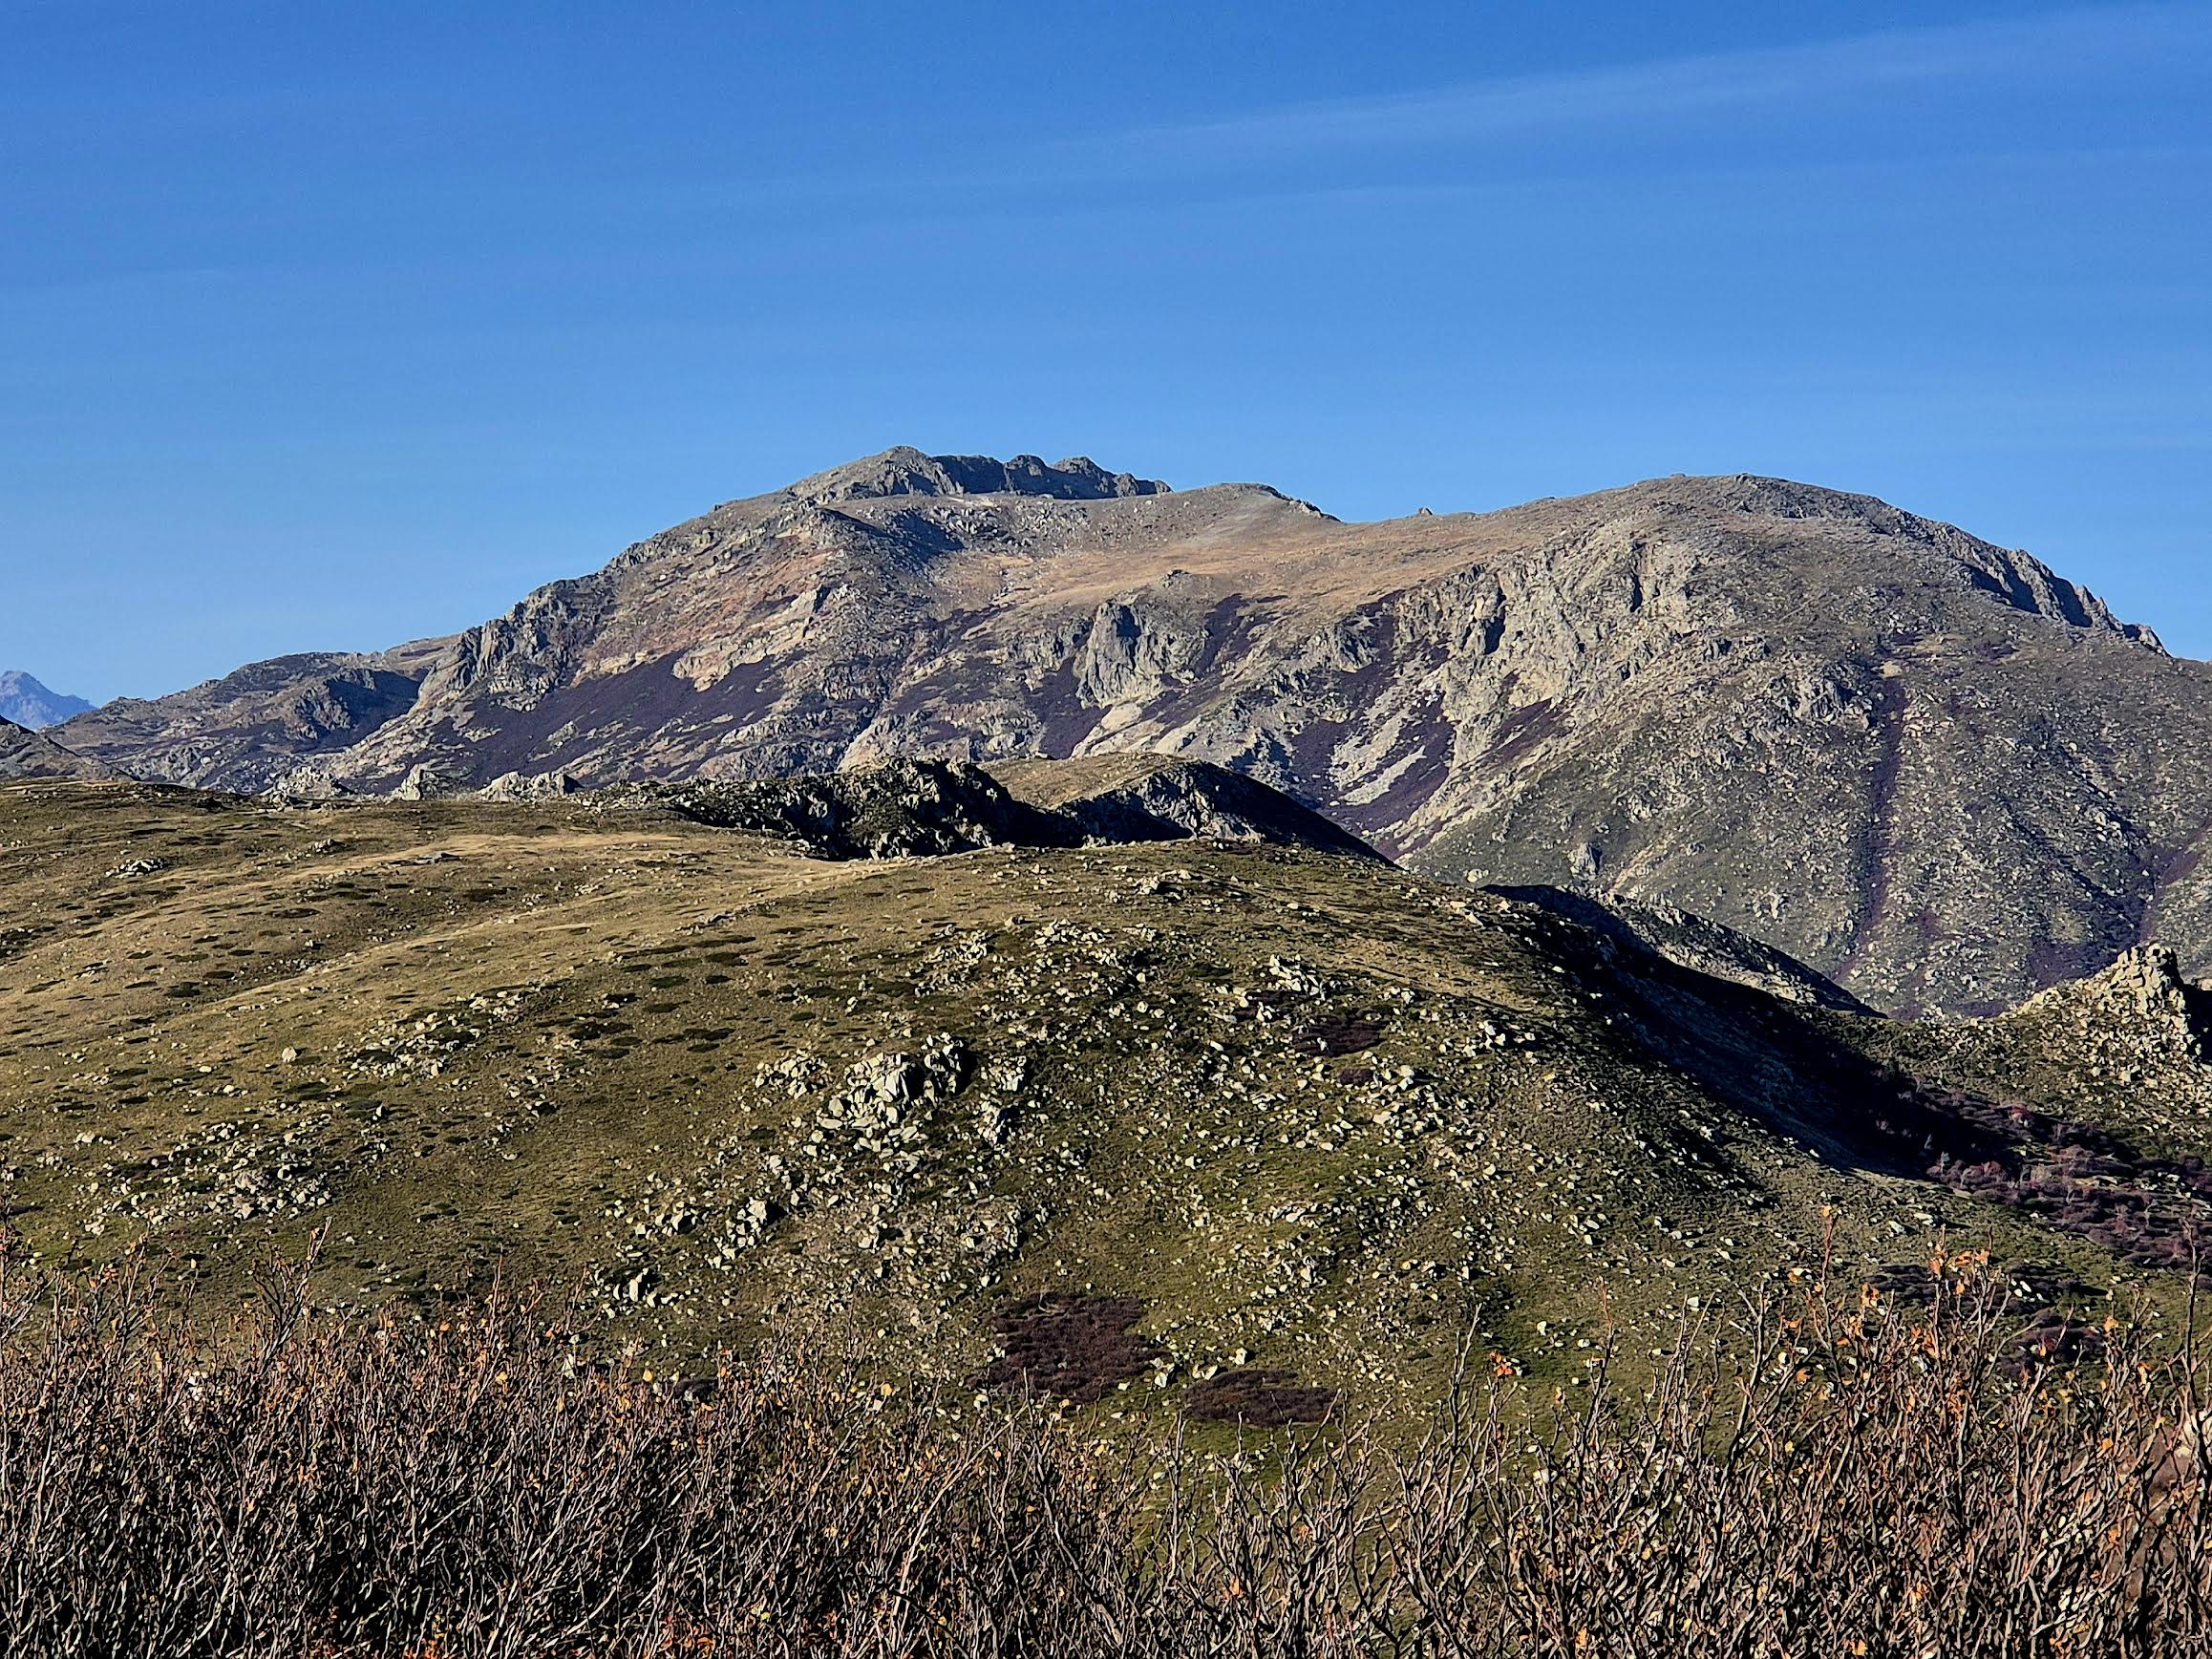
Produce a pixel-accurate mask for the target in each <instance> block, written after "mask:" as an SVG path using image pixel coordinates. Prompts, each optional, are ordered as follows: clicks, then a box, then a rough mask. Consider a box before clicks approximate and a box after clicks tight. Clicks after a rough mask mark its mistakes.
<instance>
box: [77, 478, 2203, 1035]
mask: <svg viewBox="0 0 2212 1659" xmlns="http://www.w3.org/2000/svg"><path fill="white" fill-rule="evenodd" d="M2208 734H2212V667H2208V666H2207V665H2203V664H2199V663H2194V662H2187V661H2181V660H2178V659H2176V658H2174V657H2172V656H2170V655H2168V654H2167V653H2166V652H2165V651H2164V650H2163V649H2161V648H2160V647H2159V643H2158V641H2157V640H2156V638H2155V637H2153V636H2152V635H2151V634H2149V633H2148V632H2147V631H2146V630H2144V629H2142V628H2139V627H2131V626H2129V625H2127V624H2125V623H2123V622H2121V621H2120V620H2119V619H2118V618H2116V617H2115V616H2114V615H2113V614H2112V612H2111V611H2110V609H2109V608H2108V607H2107V606H2105V605H2104V604H2103V603H2102V602H2101V601H2099V600H2097V599H2096V598H2095V596H2094V595H2092V594H2089V593H2087V592H2085V591H2084V590H2082V589H2081V588H2079V587H2077V586H2075V585H2073V584H2071V583H2069V582H2067V581H2066V580H2064V579H2063V578H2062V577H2060V576H2058V575H2056V574H2055V573H2053V572H2052V571H2051V570H2050V569H2049V568H2047V567H2046V566H2045V565H2043V564H2040V563H2038V562H2037V561H2036V560H2034V559H2033V558H2031V557H2030V556H2028V555H2027V554H2025V553H2021V552H2016V551H2011V550H2008V549H2005V548H2000V547H1996V546H1994V545H1991V544H1990V543H1988V542H1982V541H1979V540H1977V539H1976V538H1974V537H1972V536H1970V535H1968V534H1967V533H1966V532H1965V531H1962V530H1959V529H1956V528H1954V527H1952V526H1950V525H1947V524H1942V523H1938V522H1935V521H1929V520H1925V519H1922V518H1919V517H1916V516H1915V515H1913V514H1911V513H1908V512H1904V511H1902V510H1900V509H1898V508H1896V507H1892V506H1890V505H1888V504H1886V503H1884V502H1882V501H1879V500H1873V499H1872V498H1869V497H1865V496H1855V495H1847V494H1843V493H1840V492H1837V491H1832V490H1823V489H1818V488H1814V487H1812V486H1808V485H1804V484H1797V483H1791V482H1787V481H1785V480H1781V479H1763V478H1752V477H1725V478H1706V479H1688V478H1673V479H1653V480H1650V481H1648V482H1645V483H1640V484H1635V485H1631V486H1628V487H1627V488H1625V489H1618V490H1610V491H1606V492H1603V493H1600V494H1597V495H1591V496H1585V497H1578V498H1574V499H1570V500H1542V501H1536V502H1531V503H1529V504H1527V505H1525V506H1521V507H1514V508H1509V509H1506V510H1504V511H1500V512H1493V513H1484V514H1423V515H1417V516H1415V517H1413V518H1410V519H1402V520H1396V521H1387V522H1381V523H1371V524H1347V523H1340V522H1338V521H1335V520H1333V519H1331V518H1329V516H1328V515H1327V514H1325V513H1322V512H1321V511H1319V510H1318V509H1316V508H1314V507H1312V506H1310V505H1308V504H1307V503H1304V502H1300V501H1296V500H1291V499H1289V498H1287V497H1285V496H1283V495H1282V494H1280V493H1279V492H1277V491H1275V490H1273V489H1271V488H1268V487H1266V486H1264V485H1258V484H1223V485H1214V486H1211V487H1207V488H1202V489H1188V490H1170V489H1167V488H1165V487H1164V486H1162V485H1159V484H1158V483H1156V482H1153V481H1151V480H1145V479H1138V478H1135V477H1133V476H1132V475H1128V474H1121V473H1113V472H1109V471H1107V470H1106V469H1104V468H1102V467H1099V466H1097V465H1096V464H1095V463H1093V462H1090V461H1087V460H1081V459H1073V460H1068V461H1063V462H1059V463H1056V464H1053V465H1048V464H1047V463H1045V462H1043V461H1041V460H1038V459H1036V458H1035V457H1016V459H1014V460H1012V461H1008V462H999V461H995V460H989V459H988V458H985V457H928V456H925V455H922V454H921V453H920V452H918V451H913V450H893V451H888V452H886V453H885V454H883V455H882V456H877V457H869V458H867V459H865V460H862V461H858V462H855V463H852V464H851V465H848V466H845V467H840V468H837V469H835V470H833V471H831V472H827V473H822V474H819V475H817V476H816V477H814V478H811V479H804V480H802V481H800V482H799V483H798V484H795V485H793V486H791V487H790V488H788V489H784V490H779V491H776V492H773V493H771V494H769V495H765V496H757V497H753V498H750V499H748V500H738V501H732V502H727V503H725V504H723V505H721V506H719V507H716V508H714V509H713V511H712V512H710V513H708V514H706V515H704V516H702V517H700V518H698V519H694V520H691V521H688V522H686V523H683V524H680V525H677V526H676V527H675V528H673V529H670V530H668V531H665V532H663V533H662V534H660V535H658V536H655V537H652V538H651V539H649V541H646V542H640V543H638V544H636V545H635V546H633V547H631V548H629V549H627V551H625V552H624V553H622V554H621V555H619V556H618V557H617V558H615V559H614V560H613V561H612V562H611V563H610V564H608V565H606V567H605V568H604V569H603V570H600V571H598V572H596V573H594V574H592V575H590V576H586V577H583V578H579V579H575V580H571V581H563V582H557V583H553V584H551V585H547V586H545V587H543V588H541V589H539V590H538V591H537V592H536V593H533V594H531V595H530V596H528V597H527V598H526V599H524V600H523V601H522V602H521V604H519V605H518V606H515V607H514V608H513V609H512V610H510V611H509V612H508V613H507V614H506V615H504V616H502V617H499V618H496V619H494V620H492V621H489V622H487V623H484V624H482V625H481V626H479V627H474V628H471V629H469V630H467V631H466V632H464V633H462V634H459V635H457V636H455V637H453V638H451V639H448V640H436V641H427V642H423V643H421V644H418V645H415V646H411V647H406V648H402V649H399V650H395V651H393V652H390V653H385V654H383V655H381V656H373V657H370V656H362V657H350V656H347V657H340V656H329V655H322V656H310V657H303V658H290V659H283V660H280V661H279V662H276V663H270V664H263V665H256V666H254V667H252V668H249V669H245V670H240V671H239V672H238V673H236V674H233V675H231V676H229V677H227V678H226V679H224V680H222V681H217V682H212V683H210V684H209V685H206V686H202V687H197V688H194V689H193V690H192V691H186V692H182V693H180V694H179V695H178V696H176V697H174V698H165V699H160V700H159V701H156V702H152V703H130V704H117V705H111V706H109V707H108V708H106V709H102V710H100V711H97V712H96V713H90V714H85V715H80V716H78V717H77V718H76V719H74V720H73V721H71V722H69V723H68V725H67V726H66V727H64V728H63V729H62V731H61V732H60V733H59V736H60V738H61V740H62V741H63V742H65V743H66V744H68V745H70V746H71V747H73V748H75V749H77V750H79V751H81V752H82V753H84V754H86V755H93V756H96V757H97V758H98V759H100V760H102V761H105V762H107V763H110V764H113V765H116V766H119V767H123V768H125V769H127V770H130V771H132V772H134V773H137V774H138V775H140V776H150V777H159V778H163V779H168V780H172V781H177V782H185V783H193V784H199V785H204V786H211V787H220V788H224V789H231V790H240V791H248V792H253V791H263V790H269V789H272V788H276V789H285V790H287V791H289V792H292V793H311V792H313V791H317V790H322V791H339V790H347V791H353V792H360V793H370V794H385V793H390V792H393V791H394V790H396V789H398V788H399V787H400V786H401V785H402V784H405V783H407V782H408V781H409V780H410V779H411V778H413V779H416V780H417V781H419V780H420V779H422V778H426V777H427V778H433V779H437V780H442V786H444V787H453V788H476V787H481V786H483V785H485V784H489V783H491V782H493V781H494V780H496V779H501V778H505V777H509V776H512V778H514V779H517V780H522V781H523V782H526V781H527V780H529V779H533V778H549V777H554V776H562V777H565V778H567V779H569V780H570V781H571V782H572V783H574V784H575V785H577V786H580V787H593V786H599V785H605V784H612V783H628V782H642V781H652V780H678V779H692V778H699V779H722V780H746V779H763V778H775V777H787V776H796V775H800V774H823V773H833V772H837V771H840V770H843V769H846V768H850V767H853V766H856V765H861V764H866V763H870V762H876V761H882V760H886V759H892V758H914V757H934V758H943V759H959V760H968V761H974V762H977V763H980V764H983V765H985V766H996V765H999V764H1000V763H1004V762H1010V761H1020V760H1025V759H1029V758H1036V757H1051V758H1066V757H1101V756H1105V755H1115V754H1125V753H1132V752H1149V753H1156V754H1160V755H1172V756H1176V757H1179V758H1184V759H1190V760H1203V761H1207V762H1210V763H1213V764H1214V765H1217V766H1220V767H1223V768H1226V769H1228V770H1229V771H1231V772H1234V773H1238V774H1242V775H1244V776H1250V777H1252V778H1255V779H1257V780H1260V781H1262V782H1265V783H1267V784H1270V785H1273V786H1275V787H1277V788H1279V789H1281V790H1283V791H1285V792H1287V794H1289V795H1291V796H1293V797H1295V798H1297V799H1299V800H1301V801H1303V802H1306V803H1308V804H1309V805H1311V806H1313V807H1315V808H1317V809H1319V810H1321V811H1323V812H1325V813H1327V814H1328V815H1329V816H1330V817H1331V818H1333V819H1336V820H1337V821H1338V822H1340V823H1342V824H1344V825H1345V826H1346V827H1347V828H1348V829H1349V830H1351V832H1353V833H1354V834H1356V835H1358V836H1360V837H1363V838H1365V839H1366V840H1369V841H1371V842H1372V844H1374V845H1375V846H1377V847H1378V848H1380V849H1381V850H1382V851H1384V852H1385V853H1387V854H1390V855H1391V856H1393V857H1394V858H1397V859H1400V860H1402V861H1405V862H1406V863H1408V864H1409V865H1410V866H1411V867H1413V868H1414V869H1417V870H1420V871H1423V872H1426V873H1430V874H1435V875H1440V876H1444V877H1447V878H1451V879H1454V880H1459V879H1464V880H1466V881H1468V882H1470V883H1476V884H1488V883H1496V884H1513V885H1524V886H1548V887H1572V888H1579V889H1582V890H1584V891H1586V892H1589V893H1593V894H1597V895H1600V896H1603V897H1606V898H1608V899H1614V900H1621V901H1627V902H1631V903H1636V904H1649V905H1657V906H1673V907H1676V908H1678V909H1679V910H1681V911H1684V912H1688V913H1691V914H1693V915H1697V916H1704V917H1709V918H1711V919H1712V920H1713V921H1714V922H1716V923H1719V924H1723V925H1726V926H1728V927H1730V928H1732V929H1733V930H1734V931H1736V932H1738V933H1741V934H1745V935H1749V936H1751V937H1753V938H1755V939H1758V940H1761V941H1764V942H1765V943H1766V944H1768V945H1770V946H1774V947H1776V948H1777V949H1779V950H1781V951H1783V952H1786V953H1787V954H1788V955H1789V956H1791V957H1793V958H1796V959H1797V960H1799V961H1801V962H1803V963H1805V964H1807V965H1809V966H1810V967H1811V968H1813V969H1815V970H1817V971H1818V972H1819V973H1820V974H1824V975H1827V976H1829V977H1831V978H1832V979H1834V980H1835V981H1836V982H1838V983H1839V984H1840V986H1842V987H1843V988H1845V989H1847V990H1848V991H1849V992H1850V993H1851V994H1852V995H1854V996H1857V997H1859V998H1861V999H1863V1000H1864V1001H1865V1002H1867V1003H1869V1004H1872V1005H1874V1006H1876V1007H1880V1008H1883V1009H1887V1010H1902V1011H1908V1012H1909V1011H1914V1010H1943V1011H1951V1012H1989V1011H1993V1010H1996V1009H1998V1008H2001V1007H2005V1006H2009V1005H2010V1004H2011V1003H2013V1002H2015V1001H2017V1000H2019V999H2020V998H2021V997H2023V996H2026V995H2028V994H2030V993H2032V992H2033V991H2035V990H2038V989H2042V988H2044V987H2045V986H2048V985H2051V984H2054V983H2057V982H2059V981H2061V980H2064V979H2068V978H2072V977H2076V976H2079V975H2081V974H2085V973H2090V972H2094V971H2095V970H2097V969H2099V968H2102V967H2104V966H2105V965H2106V964H2107V963H2109V962H2110V961H2112V960H2113V959H2114V957H2115V956H2116V955H2117V954H2118V953H2120V952H2121V951H2124V950H2127V949H2130V948H2132V947H2134V946H2138V945H2139V944H2142V943H2144V942H2146V941H2148V940H2150V939H2154V938H2171V939H2175V940H2178V941H2180V942H2182V943H2183V945H2184V946H2186V947H2187V950H2188V952H2189V963H2190V966H2191V967H2192V968H2201V967H2202V966H2203V961H2202V953H2203V952H2204V951H2205V950H2206V949H2207V948H2208V947H2212V946H2208V945H2207V943H2206V942H2208V941H2212V867H2208V866H2207V865H2206V863H2205V861H2204V857H2203V854H2204V851H2205V848H2206V844H2207V836H2208V834H2212V767H2208V766H2207V765H2206V764H2205V763H2204V761H2205V752H2206V748H2207V743H2208V742H2212V737H2208ZM423 769H427V770H423Z"/></svg>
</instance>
